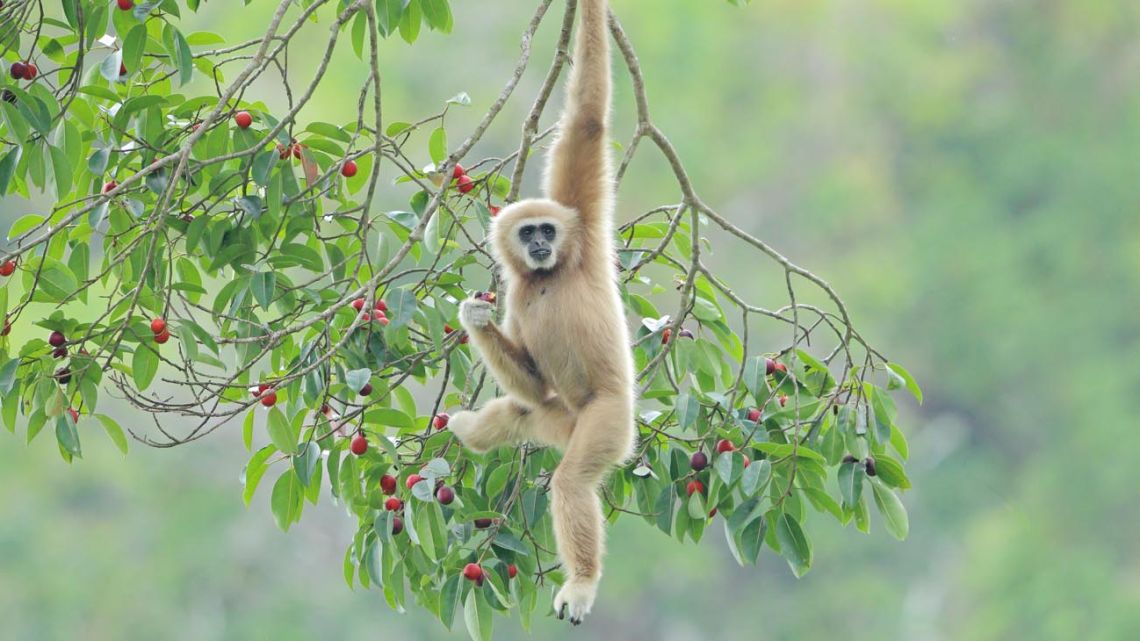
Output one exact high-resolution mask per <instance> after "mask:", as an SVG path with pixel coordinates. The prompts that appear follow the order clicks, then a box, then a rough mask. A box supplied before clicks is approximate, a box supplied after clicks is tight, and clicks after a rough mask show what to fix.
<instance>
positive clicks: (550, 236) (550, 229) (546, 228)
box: [538, 223, 554, 241]
mask: <svg viewBox="0 0 1140 641" xmlns="http://www.w3.org/2000/svg"><path fill="white" fill-rule="evenodd" d="M538 230H539V231H541V232H542V235H543V236H544V237H546V240H548V241H549V240H554V225H551V224H550V223H545V224H543V225H542V226H541V227H539V228H538Z"/></svg>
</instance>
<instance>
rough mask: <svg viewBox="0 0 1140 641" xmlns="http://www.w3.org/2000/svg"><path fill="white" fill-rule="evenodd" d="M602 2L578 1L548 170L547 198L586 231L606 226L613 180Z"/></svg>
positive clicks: (606, 44)
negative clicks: (565, 209) (570, 58)
mask: <svg viewBox="0 0 1140 641" xmlns="http://www.w3.org/2000/svg"><path fill="white" fill-rule="evenodd" d="M606 4H607V3H606V0H578V14H579V18H580V22H579V25H578V34H577V37H576V39H575V43H574V58H573V62H572V67H571V70H570V80H569V82H568V85H567V89H566V106H565V107H564V108H563V111H562V118H561V121H560V122H559V128H558V138H557V140H556V141H555V143H554V146H553V148H552V149H551V151H550V157H549V159H548V160H547V168H546V195H547V196H548V197H549V198H552V199H554V200H556V201H558V202H560V203H562V204H563V205H566V206H567V207H572V208H574V209H577V210H578V212H579V215H580V216H581V218H582V224H583V227H584V228H585V230H586V231H588V232H597V231H599V230H600V229H604V226H605V225H607V224H608V219H609V215H610V211H609V210H610V208H611V206H612V190H613V186H612V185H611V181H612V180H613V178H612V176H611V173H612V172H611V170H610V160H609V153H608V152H607V149H606V145H607V132H608V130H609V119H610V113H609V112H610V84H611V80H610V44H609V36H608V34H609V31H608V29H607V21H608V17H607V9H606Z"/></svg>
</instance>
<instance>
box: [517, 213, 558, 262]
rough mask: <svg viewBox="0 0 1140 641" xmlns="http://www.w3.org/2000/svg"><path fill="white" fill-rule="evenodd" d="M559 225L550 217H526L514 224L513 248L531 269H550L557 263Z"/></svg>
mask: <svg viewBox="0 0 1140 641" xmlns="http://www.w3.org/2000/svg"><path fill="white" fill-rule="evenodd" d="M561 231H562V230H561V225H560V224H559V222H558V221H556V220H554V219H551V218H526V219H523V220H521V221H519V224H518V225H516V226H515V248H516V252H517V253H518V255H520V256H521V257H522V259H523V262H525V263H526V266H527V267H528V268H529V269H530V270H531V271H541V272H545V271H550V270H552V269H554V267H555V265H557V264H558V259H559V255H558V249H559V247H560V246H561V244H562V233H561Z"/></svg>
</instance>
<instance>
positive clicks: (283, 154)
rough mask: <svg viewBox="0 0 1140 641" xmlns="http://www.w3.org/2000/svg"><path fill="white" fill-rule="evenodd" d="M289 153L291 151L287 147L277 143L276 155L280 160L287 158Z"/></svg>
mask: <svg viewBox="0 0 1140 641" xmlns="http://www.w3.org/2000/svg"><path fill="white" fill-rule="evenodd" d="M290 153H292V152H290V151H289V148H288V147H286V146H285V145H282V144H281V143H277V157H278V158H279V159H281V160H286V159H288V158H289V154H290Z"/></svg>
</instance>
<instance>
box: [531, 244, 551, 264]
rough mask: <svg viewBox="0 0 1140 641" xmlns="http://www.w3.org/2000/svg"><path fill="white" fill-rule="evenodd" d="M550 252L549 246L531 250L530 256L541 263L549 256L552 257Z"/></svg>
mask: <svg viewBox="0 0 1140 641" xmlns="http://www.w3.org/2000/svg"><path fill="white" fill-rule="evenodd" d="M550 254H551V252H550V249H549V248H547V247H541V248H538V249H532V250H530V257H531V258H533V259H535V260H536V261H538V262H540V263H541V262H543V261H545V260H546V259H547V258H550Z"/></svg>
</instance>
